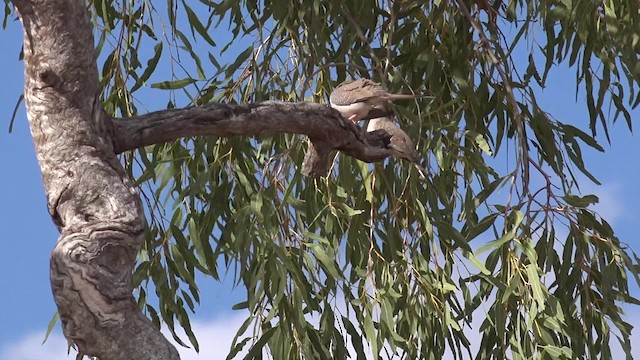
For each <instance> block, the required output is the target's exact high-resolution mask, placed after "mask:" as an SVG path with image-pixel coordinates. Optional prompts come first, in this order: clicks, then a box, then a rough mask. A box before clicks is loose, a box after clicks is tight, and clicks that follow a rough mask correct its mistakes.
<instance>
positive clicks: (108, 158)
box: [14, 0, 179, 360]
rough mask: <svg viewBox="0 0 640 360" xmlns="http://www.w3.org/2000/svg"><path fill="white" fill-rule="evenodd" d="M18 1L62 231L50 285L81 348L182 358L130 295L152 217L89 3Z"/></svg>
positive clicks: (29, 86)
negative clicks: (109, 105)
mask: <svg viewBox="0 0 640 360" xmlns="http://www.w3.org/2000/svg"><path fill="white" fill-rule="evenodd" d="M14 4H15V6H16V8H17V9H18V13H19V15H20V19H21V21H22V24H23V27H24V62H25V68H26V71H25V100H26V105H27V116H28V119H29V125H30V128H31V134H32V136H33V141H34V143H35V149H36V154H37V157H38V161H39V163H40V168H41V171H42V177H43V180H44V186H45V192H46V195H47V203H48V208H49V212H50V213H51V216H52V218H53V220H54V222H55V223H56V225H57V226H58V229H59V230H60V233H61V235H60V237H59V238H58V242H57V244H56V246H55V248H54V250H53V252H52V254H51V286H52V289H53V295H54V298H55V301H56V304H57V305H58V311H59V313H60V319H61V322H62V329H63V332H64V334H65V336H66V337H67V338H69V339H71V340H72V341H74V342H75V344H76V345H77V346H78V350H79V351H80V352H82V353H85V354H87V355H92V356H97V357H99V358H100V359H101V360H108V359H114V360H116V359H117V360H121V359H179V356H178V352H177V351H176V349H175V348H174V347H173V346H172V345H171V344H170V343H169V342H168V341H167V340H166V339H165V338H164V337H163V336H162V334H161V333H160V331H158V330H157V329H155V328H154V326H153V325H152V323H151V322H150V321H149V320H148V319H147V318H146V317H144V316H143V314H142V313H141V312H140V311H139V310H138V307H137V305H136V302H135V301H134V298H133V296H132V290H133V289H132V283H131V271H132V268H133V266H134V263H135V259H136V255H137V253H138V250H139V248H140V246H141V244H142V241H143V230H144V215H143V211H142V205H141V202H140V199H139V196H138V194H137V192H136V189H135V188H134V184H133V182H132V181H131V180H130V179H129V178H127V176H126V174H125V172H124V169H123V168H122V166H121V164H120V162H119V161H118V159H117V157H116V154H115V152H114V149H113V141H112V139H111V137H110V136H111V135H110V134H111V133H112V131H111V130H110V127H111V121H110V119H109V117H108V116H106V114H105V113H104V112H103V110H102V109H101V107H100V102H99V88H98V71H97V66H96V59H95V55H94V53H95V52H94V42H93V36H92V27H91V25H90V23H89V14H88V12H87V4H86V2H85V1H81V0H39V1H17V0H16V1H14Z"/></svg>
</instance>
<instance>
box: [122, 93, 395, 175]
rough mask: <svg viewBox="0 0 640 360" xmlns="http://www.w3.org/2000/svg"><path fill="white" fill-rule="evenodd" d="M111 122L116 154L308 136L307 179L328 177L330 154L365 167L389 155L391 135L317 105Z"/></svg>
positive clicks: (179, 112) (181, 112)
mask: <svg viewBox="0 0 640 360" xmlns="http://www.w3.org/2000/svg"><path fill="white" fill-rule="evenodd" d="M373 115H376V114H372V116H373ZM112 123H113V141H114V149H115V152H116V153H122V152H124V151H127V150H133V149H136V148H140V147H143V146H148V145H153V144H160V143H165V142H169V141H175V140H177V139H180V138H183V137H191V136H220V137H231V136H256V135H274V134H280V133H295V134H304V135H307V136H308V137H309V140H310V141H311V145H310V147H309V149H310V150H309V152H308V153H307V156H306V157H305V162H304V163H303V169H302V172H303V174H305V175H307V176H321V175H326V172H327V171H328V168H329V164H328V155H329V153H330V152H331V151H332V150H338V151H341V152H343V153H344V154H346V155H349V156H351V157H354V158H356V159H359V160H362V161H365V162H375V161H380V160H382V159H384V158H386V157H388V156H389V155H391V152H390V150H388V149H387V145H388V143H389V135H388V134H386V133H385V132H384V131H377V132H371V133H367V132H365V131H364V130H363V129H362V128H360V127H359V126H358V125H356V124H354V123H352V122H351V121H348V120H345V119H343V118H342V117H341V116H340V113H338V112H337V111H335V110H333V109H331V108H330V107H328V106H327V105H325V104H317V103H305V102H301V103H288V102H275V101H266V102H261V103H254V104H247V105H224V104H214V105H206V106H200V107H189V108H184V109H167V110H161V111H156V112H152V113H149V114H145V115H140V116H134V117H129V118H123V119H113V121H112Z"/></svg>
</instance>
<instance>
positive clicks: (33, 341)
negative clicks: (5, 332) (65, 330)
mask: <svg viewBox="0 0 640 360" xmlns="http://www.w3.org/2000/svg"><path fill="white" fill-rule="evenodd" d="M44 334H45V332H44V331H38V332H35V333H31V334H27V335H26V336H25V337H23V338H22V339H20V340H18V341H16V342H14V343H11V344H0V359H1V360H39V359H47V360H66V359H75V356H76V352H75V351H73V352H72V354H71V355H69V356H67V340H65V338H64V337H63V336H62V333H61V331H60V330H58V331H57V332H54V333H52V334H51V336H49V339H47V342H46V343H44V344H42V340H43V339H44Z"/></svg>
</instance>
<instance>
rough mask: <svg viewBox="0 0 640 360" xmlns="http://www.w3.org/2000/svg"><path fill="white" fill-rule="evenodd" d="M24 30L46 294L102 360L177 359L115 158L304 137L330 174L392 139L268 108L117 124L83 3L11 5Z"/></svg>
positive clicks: (126, 182)
mask: <svg viewBox="0 0 640 360" xmlns="http://www.w3.org/2000/svg"><path fill="white" fill-rule="evenodd" d="M13 4H14V5H15V6H16V8H17V10H18V13H19V15H20V19H21V21H22V24H23V27H24V62H25V69H26V71H25V99H26V104H27V115H28V119H29V124H30V129H31V134H32V136H33V140H34V144H35V149H36V154H37V157H38V161H39V163H40V168H41V171H42V177H43V181H44V186H45V190H46V196H47V204H48V208H49V212H50V213H51V216H52V218H53V221H54V222H55V224H56V225H57V226H58V229H59V230H60V233H61V235H60V238H59V239H58V242H57V244H56V246H55V248H54V250H53V252H52V254H51V285H52V289H53V295H54V298H55V301H56V304H57V305H58V310H59V313H60V319H61V322H62V328H63V331H64V334H65V336H67V337H68V338H69V339H71V340H72V341H73V342H75V343H76V344H77V346H78V349H79V350H80V351H81V352H82V353H85V354H87V355H92V356H97V357H99V358H100V359H101V360H110V359H114V360H116V359H117V360H122V359H136V360H142V359H178V358H179V356H178V353H177V351H176V349H175V348H174V347H173V346H172V345H171V344H170V343H169V342H168V341H167V340H166V339H165V338H164V337H163V336H162V334H161V333H160V332H159V331H158V330H156V329H155V328H154V327H153V325H152V324H151V322H150V321H149V320H148V319H146V318H145V317H144V316H143V315H142V313H141V312H140V311H139V310H138V308H137V306H136V303H135V301H134V298H133V296H132V290H133V289H132V283H131V271H132V269H133V266H134V263H135V259H136V255H137V253H138V250H139V248H140V246H141V244H142V242H143V230H144V214H143V210H142V205H141V202H140V198H139V195H138V194H137V192H136V189H135V187H134V184H133V182H132V181H131V179H129V178H127V176H126V174H125V172H124V170H123V168H122V165H121V164H120V162H119V161H118V159H117V157H116V154H117V153H120V152H122V151H126V150H130V149H134V148H136V147H140V146H145V145H151V144H155V143H160V142H167V141H172V140H175V139H178V138H180V137H183V136H195V135H216V136H238V135H242V136H250V135H257V134H275V133H281V132H292V133H301V134H306V135H308V136H309V139H310V141H311V144H310V146H309V152H308V153H307V156H306V158H305V163H304V164H303V172H304V173H305V174H308V175H323V174H326V171H327V167H328V164H327V163H328V155H329V152H330V151H331V150H333V149H337V150H340V151H343V152H345V153H347V154H349V155H351V156H354V157H356V158H359V159H362V160H365V161H377V160H381V159H383V158H385V157H386V156H389V155H390V150H388V149H387V148H386V146H387V144H388V142H389V135H388V134H386V133H384V132H378V133H369V134H366V133H364V132H363V131H362V130H361V129H360V128H359V127H357V126H356V125H354V124H353V123H351V122H349V121H345V120H344V119H342V118H341V117H340V116H339V115H338V113H337V112H336V111H334V110H331V109H330V108H328V107H327V106H325V105H320V104H304V103H299V104H287V103H277V102H265V103H259V104H251V105H244V106H231V105H211V106H206V107H200V108H188V109H182V110H166V111H161V112H156V113H152V114H148V115H144V116H140V117H136V118H128V119H111V118H110V117H109V116H107V115H106V114H105V113H104V111H103V109H102V108H101V106H100V102H99V91H100V89H99V88H98V72H97V65H96V59H95V55H94V41H93V36H92V28H91V24H90V22H89V14H88V12H87V4H86V3H85V1H84V0H33V1H23V0H13Z"/></svg>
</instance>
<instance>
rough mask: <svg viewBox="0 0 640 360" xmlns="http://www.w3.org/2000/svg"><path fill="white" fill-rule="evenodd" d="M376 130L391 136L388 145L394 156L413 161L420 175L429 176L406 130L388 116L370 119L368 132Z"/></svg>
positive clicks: (424, 177)
mask: <svg viewBox="0 0 640 360" xmlns="http://www.w3.org/2000/svg"><path fill="white" fill-rule="evenodd" d="M375 130H384V131H386V132H387V134H389V135H390V136H391V138H390V139H389V145H388V147H389V148H390V149H391V151H392V153H393V156H395V157H398V158H401V159H406V160H409V161H411V162H412V163H413V165H414V166H415V168H416V169H417V170H418V172H419V173H420V176H421V177H422V178H423V179H426V178H427V170H426V169H425V168H423V167H422V165H420V158H419V156H418V152H417V151H416V147H415V145H414V143H413V140H411V138H410V137H409V135H407V133H405V132H404V130H402V129H400V128H399V127H398V126H396V124H394V122H393V121H392V120H391V119H390V118H388V117H381V118H375V119H371V120H369V124H368V125H367V132H371V131H375Z"/></svg>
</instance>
